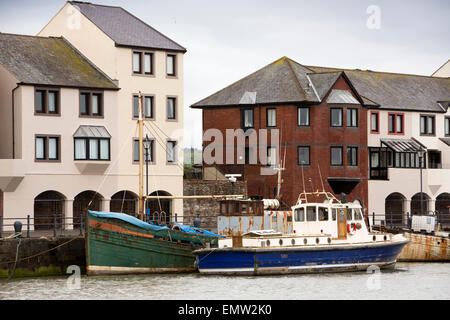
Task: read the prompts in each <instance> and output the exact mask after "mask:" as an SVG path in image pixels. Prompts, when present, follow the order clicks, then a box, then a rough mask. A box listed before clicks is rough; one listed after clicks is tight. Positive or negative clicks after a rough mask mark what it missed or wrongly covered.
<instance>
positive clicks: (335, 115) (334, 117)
mask: <svg viewBox="0 0 450 320" xmlns="http://www.w3.org/2000/svg"><path fill="white" fill-rule="evenodd" d="M330 112H331V126H332V127H342V109H341V108H331V109H330Z"/></svg>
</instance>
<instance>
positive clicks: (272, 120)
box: [267, 109, 277, 127]
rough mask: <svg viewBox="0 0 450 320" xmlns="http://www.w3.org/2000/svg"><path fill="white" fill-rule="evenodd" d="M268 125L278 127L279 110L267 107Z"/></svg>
mask: <svg viewBox="0 0 450 320" xmlns="http://www.w3.org/2000/svg"><path fill="white" fill-rule="evenodd" d="M267 126H268V127H276V126H277V110H276V109H267Z"/></svg>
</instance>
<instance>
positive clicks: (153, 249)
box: [86, 211, 219, 275]
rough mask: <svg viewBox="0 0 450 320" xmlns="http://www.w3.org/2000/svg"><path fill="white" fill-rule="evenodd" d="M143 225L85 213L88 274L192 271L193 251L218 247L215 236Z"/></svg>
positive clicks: (125, 218)
mask: <svg viewBox="0 0 450 320" xmlns="http://www.w3.org/2000/svg"><path fill="white" fill-rule="evenodd" d="M177 227H178V229H180V230H183V229H186V228H187V229H188V230H186V231H180V230H172V229H170V228H169V227H167V226H159V225H155V224H151V223H146V222H144V221H142V220H139V219H137V218H134V217H132V216H130V215H127V214H124V213H114V212H96V211H88V215H87V224H86V231H87V232H86V260H87V261H86V270H87V274H88V275H105V274H108V275H110V274H139V273H171V272H195V271H196V265H195V256H194V255H193V254H192V251H193V250H196V249H199V248H205V247H214V246H217V241H218V237H219V236H218V235H215V234H214V233H211V232H208V231H206V230H202V229H197V228H189V227H187V226H182V225H179V226H177Z"/></svg>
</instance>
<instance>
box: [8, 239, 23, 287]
mask: <svg viewBox="0 0 450 320" xmlns="http://www.w3.org/2000/svg"><path fill="white" fill-rule="evenodd" d="M21 242H22V238H19V242H18V243H17V248H16V261H15V262H14V267H13V269H12V272H11V274H10V275H9V277H8V281H9V280H11V278H12V276H13V274H14V272H15V271H16V265H17V258H18V257H19V246H20V243H21Z"/></svg>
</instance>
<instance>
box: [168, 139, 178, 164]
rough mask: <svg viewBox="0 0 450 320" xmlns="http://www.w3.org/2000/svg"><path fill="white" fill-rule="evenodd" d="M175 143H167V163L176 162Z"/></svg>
mask: <svg viewBox="0 0 450 320" xmlns="http://www.w3.org/2000/svg"><path fill="white" fill-rule="evenodd" d="M176 145H177V143H176V141H167V162H169V163H174V162H175V161H176Z"/></svg>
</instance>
